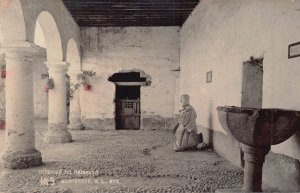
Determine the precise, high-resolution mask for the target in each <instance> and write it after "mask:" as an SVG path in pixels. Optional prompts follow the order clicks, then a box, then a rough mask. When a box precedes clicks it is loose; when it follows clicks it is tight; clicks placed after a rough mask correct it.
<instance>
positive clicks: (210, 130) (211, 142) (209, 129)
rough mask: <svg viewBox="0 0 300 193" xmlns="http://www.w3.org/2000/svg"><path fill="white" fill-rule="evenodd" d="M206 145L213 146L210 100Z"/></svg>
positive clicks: (210, 104) (210, 103)
mask: <svg viewBox="0 0 300 193" xmlns="http://www.w3.org/2000/svg"><path fill="white" fill-rule="evenodd" d="M208 109H209V110H208V114H209V115H208V141H207V142H208V143H207V144H208V146H209V147H211V148H212V149H213V148H214V147H213V120H212V102H211V101H210V102H209V106H208Z"/></svg>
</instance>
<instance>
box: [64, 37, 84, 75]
mask: <svg viewBox="0 0 300 193" xmlns="http://www.w3.org/2000/svg"><path fill="white" fill-rule="evenodd" d="M80 61H81V60H80V54H79V50H78V46H77V44H76V42H75V40H74V39H70V40H69V42H68V45H67V62H68V63H70V71H76V70H77V71H79V70H80V69H81V65H80V63H81V62H80Z"/></svg>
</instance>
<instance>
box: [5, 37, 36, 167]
mask: <svg viewBox="0 0 300 193" xmlns="http://www.w3.org/2000/svg"><path fill="white" fill-rule="evenodd" d="M1 46H2V48H3V49H4V52H5V54H6V58H5V60H6V71H7V75H6V129H5V150H4V152H3V153H2V161H3V163H4V167H6V168H11V169H19V168H27V167H31V166H37V165H40V164H42V156H41V153H40V152H39V151H38V150H37V149H36V148H35V132H34V110H33V76H32V62H33V59H34V58H33V57H34V54H35V53H36V52H37V50H38V49H37V47H35V46H34V45H33V44H31V43H29V42H14V43H6V44H4V45H1Z"/></svg>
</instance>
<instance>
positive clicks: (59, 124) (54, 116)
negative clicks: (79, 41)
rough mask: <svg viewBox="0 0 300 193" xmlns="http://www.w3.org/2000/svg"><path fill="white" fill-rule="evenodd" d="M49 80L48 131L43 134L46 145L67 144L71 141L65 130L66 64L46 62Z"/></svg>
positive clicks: (68, 133) (69, 134)
mask: <svg viewBox="0 0 300 193" xmlns="http://www.w3.org/2000/svg"><path fill="white" fill-rule="evenodd" d="M47 66H48V69H49V78H52V79H53V81H54V88H53V89H49V92H48V95H49V97H48V98H49V109H48V110H49V114H48V131H47V132H46V134H45V141H46V142H47V143H68V142H71V141H72V137H71V133H70V132H69V131H68V130H67V100H66V98H67V95H66V89H67V88H66V72H67V69H68V64H67V63H66V62H63V61H57V62H47Z"/></svg>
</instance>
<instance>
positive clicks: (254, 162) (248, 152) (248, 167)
mask: <svg viewBox="0 0 300 193" xmlns="http://www.w3.org/2000/svg"><path fill="white" fill-rule="evenodd" d="M241 147H242V151H243V152H244V160H245V166H244V186H243V188H242V191H243V192H262V188H261V183H262V171H263V164H264V161H265V156H266V155H267V154H268V152H269V150H270V147H254V146H250V145H245V144H241Z"/></svg>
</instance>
